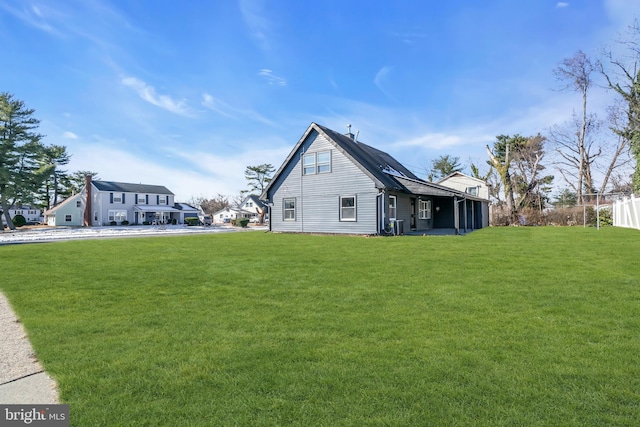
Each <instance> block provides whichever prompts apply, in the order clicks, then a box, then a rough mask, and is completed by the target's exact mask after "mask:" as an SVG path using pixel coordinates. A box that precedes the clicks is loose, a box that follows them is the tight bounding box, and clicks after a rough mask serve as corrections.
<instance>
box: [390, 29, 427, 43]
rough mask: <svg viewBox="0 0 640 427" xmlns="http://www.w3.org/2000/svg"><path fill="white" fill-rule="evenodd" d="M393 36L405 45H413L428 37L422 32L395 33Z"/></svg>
mask: <svg viewBox="0 0 640 427" xmlns="http://www.w3.org/2000/svg"><path fill="white" fill-rule="evenodd" d="M391 35H392V36H393V37H395V38H397V39H399V40H401V41H402V43H404V44H408V45H413V44H416V43H417V42H418V41H420V40H422V39H424V38H426V37H427V34H426V33H424V32H421V31H412V32H394V33H391Z"/></svg>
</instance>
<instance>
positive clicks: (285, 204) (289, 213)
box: [282, 197, 296, 221]
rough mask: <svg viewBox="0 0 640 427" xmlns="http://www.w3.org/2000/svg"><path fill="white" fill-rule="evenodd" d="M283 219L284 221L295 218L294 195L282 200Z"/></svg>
mask: <svg viewBox="0 0 640 427" xmlns="http://www.w3.org/2000/svg"><path fill="white" fill-rule="evenodd" d="M282 208H283V219H284V220H285V221H295V220H296V199H295V198H294V197H292V198H288V199H283V200H282Z"/></svg>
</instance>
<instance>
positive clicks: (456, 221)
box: [453, 196, 460, 234]
mask: <svg viewBox="0 0 640 427" xmlns="http://www.w3.org/2000/svg"><path fill="white" fill-rule="evenodd" d="M453 228H455V230H456V234H460V218H459V215H458V196H453Z"/></svg>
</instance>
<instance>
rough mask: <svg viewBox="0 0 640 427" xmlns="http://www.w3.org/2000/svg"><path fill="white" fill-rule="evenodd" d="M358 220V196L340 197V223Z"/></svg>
mask: <svg viewBox="0 0 640 427" xmlns="http://www.w3.org/2000/svg"><path fill="white" fill-rule="evenodd" d="M355 220H356V196H341V197H340V221H355Z"/></svg>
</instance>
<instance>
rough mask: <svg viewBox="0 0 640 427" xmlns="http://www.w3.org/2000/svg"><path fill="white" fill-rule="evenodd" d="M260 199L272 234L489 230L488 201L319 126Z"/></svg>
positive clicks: (303, 140)
mask: <svg viewBox="0 0 640 427" xmlns="http://www.w3.org/2000/svg"><path fill="white" fill-rule="evenodd" d="M474 185H475V184H474ZM260 199H261V200H263V201H266V203H267V204H268V205H269V211H270V222H269V224H270V229H271V230H272V231H288V232H304V233H348V234H389V233H394V234H397V233H399V232H400V231H401V230H404V231H409V230H415V231H416V232H420V231H422V230H430V229H433V228H443V229H453V230H455V231H456V232H460V231H461V230H464V231H468V230H475V229H478V228H482V227H487V226H488V225H489V215H488V204H489V200H488V199H487V198H486V197H482V196H481V195H479V194H476V195H473V194H471V193H468V192H466V191H465V190H459V189H456V188H452V187H450V186H445V185H441V184H436V183H432V182H428V181H424V180H422V179H420V178H418V177H417V176H416V175H414V174H413V173H412V172H411V171H410V170H409V169H407V168H406V167H405V166H404V165H402V164H401V163H400V162H398V161H397V160H396V159H394V158H393V157H392V156H390V155H389V154H387V153H385V152H383V151H380V150H378V149H376V148H374V147H371V146H369V145H366V144H364V143H362V142H361V141H358V140H357V138H356V137H355V136H354V135H353V134H351V133H350V132H349V133H347V134H346V135H344V134H341V133H339V132H336V131H334V130H331V129H328V128H326V127H324V126H320V125H318V124H316V123H311V125H310V126H309V127H308V128H307V130H306V131H305V132H304V134H303V135H302V137H301V138H300V140H299V141H298V142H297V144H296V145H295V146H294V147H293V150H292V151H291V152H290V153H289V156H288V157H287V158H286V159H285V161H284V162H283V164H282V166H281V167H280V168H279V169H278V170H277V171H276V173H275V175H274V176H273V178H272V179H271V181H270V182H269V184H268V186H267V188H266V189H265V190H264V192H263V193H262V195H261V196H260Z"/></svg>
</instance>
